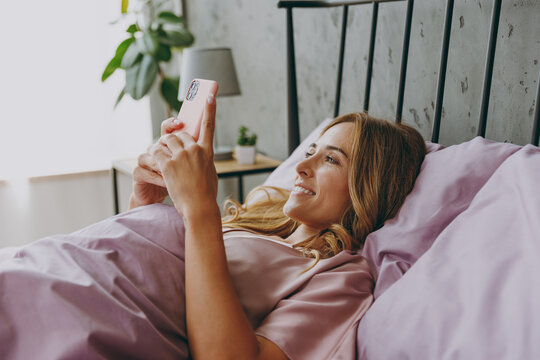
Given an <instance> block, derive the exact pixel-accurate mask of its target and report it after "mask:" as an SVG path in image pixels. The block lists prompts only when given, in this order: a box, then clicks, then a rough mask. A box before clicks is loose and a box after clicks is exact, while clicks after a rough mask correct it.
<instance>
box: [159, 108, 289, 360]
mask: <svg viewBox="0 0 540 360" xmlns="http://www.w3.org/2000/svg"><path fill="white" fill-rule="evenodd" d="M214 121H215V101H214V100H213V98H211V99H210V100H209V102H208V104H207V105H206V109H205V115H204V119H203V124H202V129H201V136H200V138H199V143H196V142H195V141H194V140H193V138H192V137H191V136H190V135H189V134H187V133H178V134H171V135H167V136H164V137H162V140H161V141H162V142H163V143H164V144H165V145H166V147H167V148H168V149H169V151H170V152H171V154H172V155H171V156H170V157H169V156H167V154H166V153H165V151H163V152H161V151H157V152H156V155H155V157H156V159H157V161H158V164H159V167H160V169H161V172H162V174H163V178H164V180H165V183H166V185H167V189H168V191H169V194H170V196H171V199H172V200H173V202H174V204H175V207H176V208H177V210H178V211H179V212H180V214H182V216H183V218H184V225H185V229H186V236H185V241H186V244H185V247H186V249H185V250H186V253H185V259H186V260H185V266H186V313H187V315H186V317H187V333H188V340H189V346H190V349H191V352H192V354H193V357H194V358H195V359H235V360H237V359H250V360H252V359H286V356H285V355H284V354H283V352H281V350H280V349H279V348H278V347H277V346H276V345H274V344H273V343H271V342H270V341H268V340H266V339H264V338H258V337H257V336H256V335H255V333H254V331H253V329H252V328H251V324H250V323H249V321H248V318H247V316H246V314H245V313H244V310H243V308H242V305H241V303H240V300H239V299H238V296H237V294H236V291H235V289H234V286H233V283H232V279H231V276H230V273H229V269H228V266H227V258H226V254H225V246H224V243H223V235H222V230H221V219H220V212H219V208H218V205H217V203H216V196H217V175H216V170H215V166H214V163H213V149H212V143H213V133H214Z"/></svg>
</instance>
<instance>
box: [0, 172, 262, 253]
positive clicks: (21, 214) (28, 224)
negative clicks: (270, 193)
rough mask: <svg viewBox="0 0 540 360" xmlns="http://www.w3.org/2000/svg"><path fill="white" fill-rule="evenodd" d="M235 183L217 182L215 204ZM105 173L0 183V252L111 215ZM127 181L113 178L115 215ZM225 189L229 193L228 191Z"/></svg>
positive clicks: (251, 179)
mask: <svg viewBox="0 0 540 360" xmlns="http://www.w3.org/2000/svg"><path fill="white" fill-rule="evenodd" d="M266 177H267V174H260V175H250V176H246V177H244V180H245V181H244V191H245V193H246V194H247V192H248V191H249V190H250V189H251V188H253V187H254V186H256V185H259V184H262V183H263V182H264V180H265V179H266ZM236 181H237V180H236V178H231V179H220V180H219V189H220V191H219V193H218V203H219V204H220V205H221V204H222V203H223V201H224V200H225V199H226V198H227V197H232V198H237V196H238V194H237V182H236ZM112 189H113V187H112V175H111V171H108V170H105V171H97V172H90V173H82V174H72V175H60V176H48V177H42V178H36V179H31V180H30V181H23V180H19V181H16V182H7V181H0V248H2V247H5V246H16V245H23V244H26V243H29V242H31V241H34V240H37V239H40V238H42V237H45V236H48V235H53V234H67V233H70V232H73V231H75V230H78V229H80V228H83V227H85V226H87V225H90V224H92V223H94V222H98V221H100V220H103V219H105V218H107V217H109V216H113V215H114V202H113V190H112ZM131 189H132V186H131V177H129V176H127V175H124V174H121V173H119V175H118V190H119V201H120V211H125V210H126V209H127V207H128V203H129V195H130V193H131ZM229 189H230V190H229Z"/></svg>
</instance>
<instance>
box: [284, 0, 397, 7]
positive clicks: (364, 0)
mask: <svg viewBox="0 0 540 360" xmlns="http://www.w3.org/2000/svg"><path fill="white" fill-rule="evenodd" d="M396 1H403V0H353V1H337V0H336V1H332V0H327V1H323V0H319V1H317V0H295V1H285V0H282V1H279V2H278V8H294V7H307V8H315V7H335V6H344V5H361V4H371V3H388V2H396Z"/></svg>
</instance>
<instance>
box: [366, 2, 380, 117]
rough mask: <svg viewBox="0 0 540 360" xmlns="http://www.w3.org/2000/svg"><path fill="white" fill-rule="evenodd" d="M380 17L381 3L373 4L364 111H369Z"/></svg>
mask: <svg viewBox="0 0 540 360" xmlns="http://www.w3.org/2000/svg"><path fill="white" fill-rule="evenodd" d="M378 17H379V3H376V2H374V3H373V10H372V13H371V33H370V37H369V54H368V63H367V74H366V88H365V91H364V111H368V110H369V96H370V94H371V77H372V74H373V55H374V54H375V39H376V35H377V19H378Z"/></svg>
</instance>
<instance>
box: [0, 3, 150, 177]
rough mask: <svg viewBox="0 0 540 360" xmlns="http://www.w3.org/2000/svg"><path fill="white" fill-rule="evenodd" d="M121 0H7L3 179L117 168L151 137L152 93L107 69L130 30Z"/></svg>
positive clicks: (3, 10) (0, 135) (1, 104)
mask: <svg viewBox="0 0 540 360" xmlns="http://www.w3.org/2000/svg"><path fill="white" fill-rule="evenodd" d="M119 15H120V1H111V0H91V1H90V0H88V1H81V0H79V1H73V0H57V1H52V2H51V1H46V2H44V1H40V0H29V1H9V2H1V3H0V34H1V35H0V40H1V41H0V46H1V54H2V57H1V58H0V59H1V60H0V179H10V178H20V177H27V176H40V175H50V174H61V173H71V172H81V171H89V170H96V169H105V168H109V167H110V163H111V161H112V160H113V159H116V158H123V157H133V156H136V155H137V154H139V153H141V152H143V151H144V150H145V149H146V148H147V146H148V145H149V144H150V143H151V124H150V111H149V105H148V101H147V99H146V98H145V99H143V100H141V101H137V102H136V101H133V100H132V99H131V98H129V96H126V97H124V99H123V100H122V102H121V103H120V104H119V106H118V107H117V108H116V109H114V108H113V107H114V103H115V101H116V98H117V95H118V93H119V92H120V90H121V89H122V86H123V79H122V76H123V72H121V71H118V72H117V73H115V74H114V75H113V76H112V77H111V78H110V79H108V80H107V82H105V83H102V82H101V73H102V72H103V69H104V68H105V66H106V64H107V62H108V61H109V60H110V58H111V57H112V56H113V55H114V51H115V49H116V46H117V45H118V44H119V43H120V41H122V40H123V39H124V38H125V37H126V34H125V33H124V30H125V29H122V28H121V26H118V25H117V26H114V25H111V24H110V22H111V21H112V20H115V19H117V18H118V16H119Z"/></svg>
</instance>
